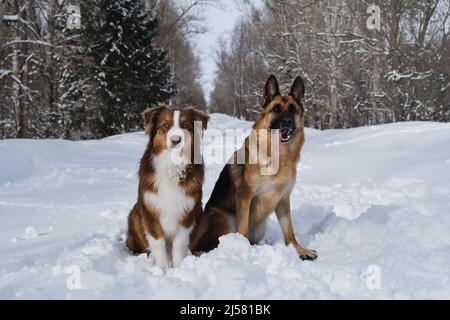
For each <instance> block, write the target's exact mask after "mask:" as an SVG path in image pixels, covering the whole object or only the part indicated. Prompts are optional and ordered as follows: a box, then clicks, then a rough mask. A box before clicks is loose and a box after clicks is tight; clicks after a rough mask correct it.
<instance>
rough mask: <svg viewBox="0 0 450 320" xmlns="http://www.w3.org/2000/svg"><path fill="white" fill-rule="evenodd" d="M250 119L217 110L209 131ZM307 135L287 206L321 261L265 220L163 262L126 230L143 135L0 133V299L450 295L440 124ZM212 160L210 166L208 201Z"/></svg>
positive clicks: (447, 190)
mask: <svg viewBox="0 0 450 320" xmlns="http://www.w3.org/2000/svg"><path fill="white" fill-rule="evenodd" d="M250 126H251V124H250V123H247V122H243V121H238V120H235V119H232V118H229V117H226V116H224V115H213V116H212V122H211V125H210V128H211V129H214V128H216V129H219V130H221V131H223V130H225V129H229V128H236V129H242V130H243V129H248V128H250ZM306 135H307V141H306V145H305V149H304V151H303V154H302V161H301V164H300V166H299V173H298V182H297V185H296V188H295V191H294V193H293V197H292V199H293V205H292V207H293V208H292V209H293V216H294V225H295V230H296V232H297V236H298V238H299V239H301V241H302V242H303V244H305V245H307V246H308V247H310V248H312V249H315V250H317V251H318V252H319V260H318V261H317V262H302V261H300V260H299V259H298V257H297V255H296V253H295V250H294V249H293V248H290V247H286V246H284V244H283V240H282V235H281V231H280V228H279V226H278V224H277V222H276V219H275V218H274V217H271V220H270V222H269V226H268V232H267V235H266V239H265V240H264V242H263V243H262V244H261V245H258V246H254V247H252V246H250V245H249V243H248V241H247V240H246V239H244V238H243V237H241V236H239V235H228V236H226V237H224V238H222V239H221V244H220V247H219V248H218V249H217V250H215V251H213V252H211V253H209V254H205V255H203V256H201V257H199V258H198V257H193V256H191V257H188V258H186V259H185V261H184V262H183V263H182V266H181V268H179V269H176V270H168V271H163V270H161V269H160V268H158V267H156V266H155V265H154V262H153V261H152V259H151V258H149V259H148V258H147V257H146V256H139V257H134V256H130V255H129V254H128V252H127V251H126V249H125V247H124V244H123V240H122V239H123V237H124V235H125V232H126V218H127V214H128V211H129V210H130V209H131V207H132V205H133V203H134V201H135V198H136V195H137V177H136V171H137V164H138V161H139V158H140V156H141V154H142V152H143V150H144V148H145V144H146V143H147V139H146V137H145V136H144V134H142V133H138V134H129V135H121V136H116V137H111V138H108V139H105V140H101V141H87V142H76V143H75V142H68V141H60V140H43V141H31V140H30V141H27V140H22V141H19V140H7V141H0V298H13V299H25V298H51V299H61V298H62V299H84V298H88V299H93V298H99V299H105V298H112V299H127V298H138V299H169V298H175V299H178V298H179V299H262V298H263V299H316V298H331V299H342V298H350V299H363V298H372V299H382V298H383V299H384V298H388V299H389V298H394V299H405V298H447V299H449V298H450V274H449V272H448V270H450V146H449V142H450V125H448V124H435V123H415V122H413V123H403V124H393V125H385V126H377V127H369V128H360V129H352V130H334V131H327V132H319V131H315V130H307V132H306ZM221 143H222V144H221ZM214 147H219V148H220V147H222V148H223V142H221V141H209V144H207V146H206V150H205V152H206V153H208V150H210V148H214ZM231 152H232V150H230V151H228V152H227V156H228V155H229V154H230V153H231ZM206 160H207V163H208V159H206ZM220 170H221V166H219V165H211V164H208V165H207V181H206V183H205V187H204V191H205V198H204V201H206V200H207V198H208V196H209V194H210V192H211V190H212V188H213V186H214V183H215V179H216V178H217V176H218V175H219V173H220Z"/></svg>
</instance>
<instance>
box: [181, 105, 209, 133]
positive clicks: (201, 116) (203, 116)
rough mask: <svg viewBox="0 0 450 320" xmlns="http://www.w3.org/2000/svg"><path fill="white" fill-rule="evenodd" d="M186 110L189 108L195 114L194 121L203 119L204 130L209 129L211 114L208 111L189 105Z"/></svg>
mask: <svg viewBox="0 0 450 320" xmlns="http://www.w3.org/2000/svg"><path fill="white" fill-rule="evenodd" d="M186 110H189V111H190V112H192V114H193V119H194V121H201V122H202V126H203V130H206V129H208V122H209V115H207V114H206V113H204V112H202V111H200V110H197V109H195V108H194V107H188V108H186Z"/></svg>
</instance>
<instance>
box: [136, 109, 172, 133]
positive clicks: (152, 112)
mask: <svg viewBox="0 0 450 320" xmlns="http://www.w3.org/2000/svg"><path fill="white" fill-rule="evenodd" d="M164 110H167V107H166V106H159V107H156V108H147V110H145V111H144V112H142V117H143V118H144V123H145V132H146V133H147V134H148V135H151V133H152V130H153V126H154V123H155V120H156V119H157V118H158V117H159V115H160V114H161V112H163V111H164Z"/></svg>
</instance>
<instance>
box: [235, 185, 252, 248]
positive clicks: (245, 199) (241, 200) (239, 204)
mask: <svg viewBox="0 0 450 320" xmlns="http://www.w3.org/2000/svg"><path fill="white" fill-rule="evenodd" d="M236 200H237V201H236V216H237V222H238V232H239V233H240V234H242V235H243V236H244V237H246V238H247V239H248V236H249V234H248V228H249V217H250V205H251V203H252V196H251V193H250V192H248V191H240V190H238V191H237V199H236Z"/></svg>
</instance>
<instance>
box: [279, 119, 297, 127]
mask: <svg viewBox="0 0 450 320" xmlns="http://www.w3.org/2000/svg"><path fill="white" fill-rule="evenodd" d="M293 124H294V121H293V120H292V118H283V119H282V120H281V127H282V128H292V125H293Z"/></svg>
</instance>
